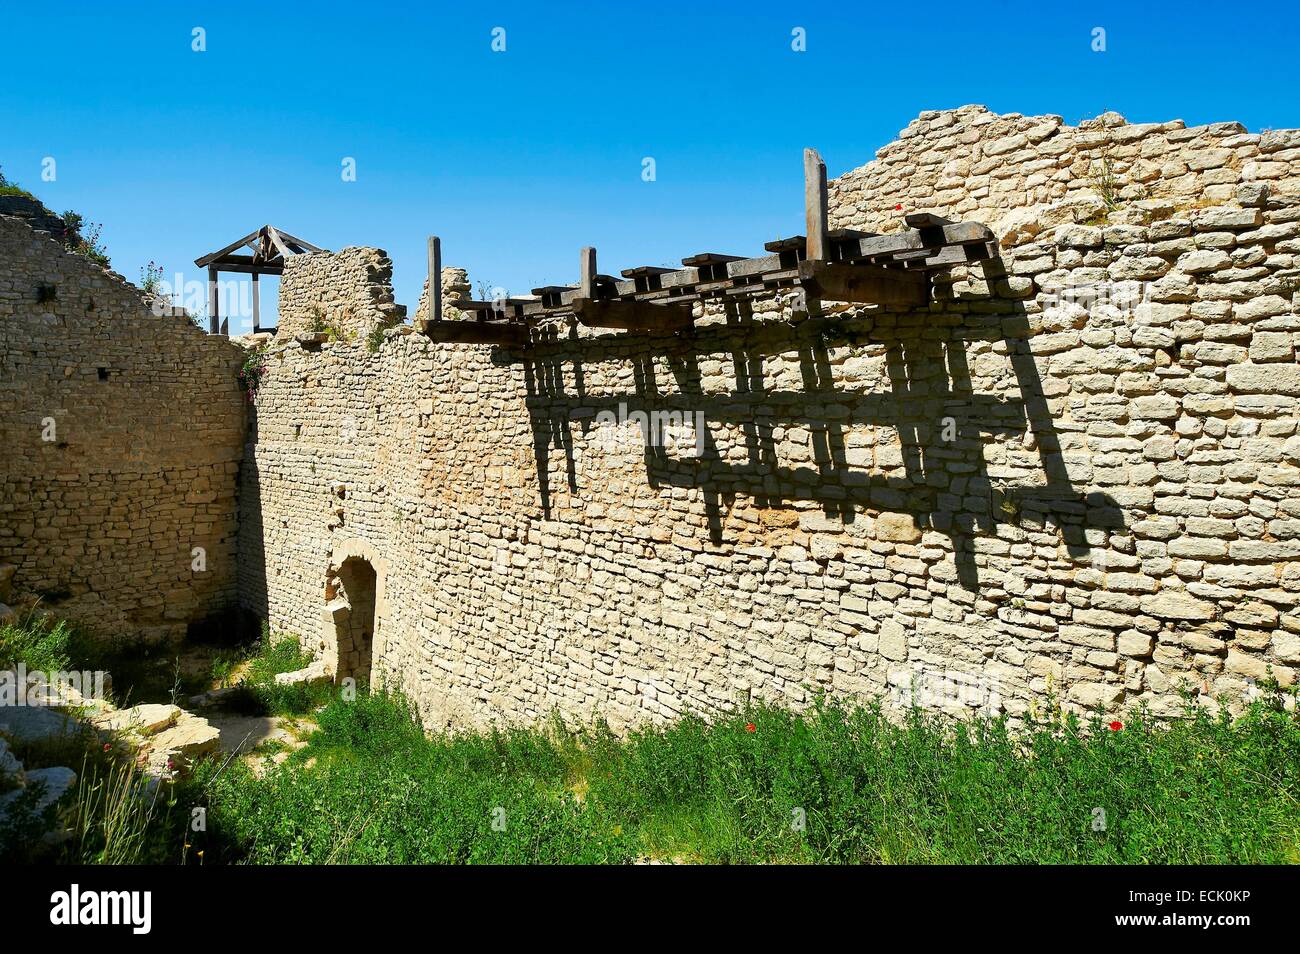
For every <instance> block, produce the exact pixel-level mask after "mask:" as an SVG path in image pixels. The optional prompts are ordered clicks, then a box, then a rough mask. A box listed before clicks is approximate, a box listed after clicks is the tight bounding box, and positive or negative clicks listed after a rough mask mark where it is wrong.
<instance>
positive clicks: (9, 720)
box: [0, 706, 83, 742]
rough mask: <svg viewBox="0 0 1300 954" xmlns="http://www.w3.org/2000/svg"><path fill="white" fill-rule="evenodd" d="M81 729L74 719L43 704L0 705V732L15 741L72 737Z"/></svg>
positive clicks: (39, 740) (43, 740) (42, 740)
mask: <svg viewBox="0 0 1300 954" xmlns="http://www.w3.org/2000/svg"><path fill="white" fill-rule="evenodd" d="M82 731H83V729H82V726H81V724H80V723H79V722H77V720H76V719H74V718H73V717H72V716H70V715H68V714H67V713H65V712H60V711H59V710H58V709H49V708H46V707H44V706H3V707H0V733H3V734H4V735H7V736H9V738H11V739H12V740H13V741H15V742H46V741H52V740H56V739H60V738H72V737H74V736H77V735H79V734H80V733H81V732H82Z"/></svg>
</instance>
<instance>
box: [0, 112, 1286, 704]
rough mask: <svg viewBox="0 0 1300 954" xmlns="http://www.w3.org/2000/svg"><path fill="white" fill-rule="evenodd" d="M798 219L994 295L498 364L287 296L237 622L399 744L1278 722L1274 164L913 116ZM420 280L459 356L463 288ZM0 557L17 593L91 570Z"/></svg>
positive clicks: (383, 305)
mask: <svg viewBox="0 0 1300 954" xmlns="http://www.w3.org/2000/svg"><path fill="white" fill-rule="evenodd" d="M830 211H831V216H832V223H831V224H832V225H833V226H836V227H841V228H853V229H860V230H869V231H877V232H883V231H891V230H896V229H898V228H899V227H900V226H901V222H902V217H903V215H904V214H905V213H910V212H931V213H935V214H938V215H942V216H947V217H950V218H953V219H960V220H967V221H983V222H987V223H988V224H989V225H990V226H991V227H992V228H993V231H994V233H995V234H996V236H997V237H998V248H997V249H996V252H997V254H996V255H995V256H994V257H993V258H991V259H990V260H988V261H983V262H978V263H972V264H968V265H963V266H958V267H955V268H953V269H952V270H951V271H950V272H947V273H941V274H940V276H939V277H938V278H937V279H936V280H935V283H934V287H933V294H932V301H931V302H930V304H929V305H928V306H925V307H921V308H916V307H901V306H861V305H836V304H834V303H827V305H826V307H825V308H824V309H822V311H821V312H817V311H816V310H813V312H812V313H811V314H810V313H809V312H808V311H807V310H802V309H799V308H796V307H795V306H794V303H793V300H792V299H790V298H789V296H782V295H775V296H773V298H772V299H770V300H760V301H758V302H756V303H754V304H753V305H752V306H746V305H730V306H725V307H724V306H721V305H717V304H713V303H710V304H709V305H708V306H707V307H705V306H698V305H697V306H696V307H697V315H696V319H697V320H696V322H695V326H694V329H693V330H691V331H689V332H685V333H682V334H671V333H651V332H645V331H631V332H600V331H594V330H592V329H589V328H586V327H583V326H580V325H578V324H577V323H574V322H570V321H566V320H563V319H559V318H547V319H545V320H544V321H543V322H542V323H541V324H540V325H539V326H538V327H536V328H535V329H534V330H533V332H532V341H531V343H530V344H529V345H528V346H526V347H513V346H489V345H469V344H449V343H441V344H440V343H434V342H433V341H431V340H429V338H428V337H426V336H425V335H423V334H421V333H419V332H418V331H416V330H415V328H414V327H413V326H411V325H406V324H401V323H400V319H401V318H402V316H403V309H402V307H401V306H399V305H397V304H396V303H395V302H394V301H393V296H392V289H391V274H392V265H391V262H390V261H389V259H388V257H387V256H386V255H385V253H383V252H382V251H380V250H378V249H364V248H353V249H344V250H343V251H341V252H338V253H333V254H330V253H322V254H312V255H304V256H299V257H296V258H294V259H292V260H291V261H290V262H289V263H288V264H287V266H286V268H285V271H284V275H283V278H282V287H281V325H280V331H279V333H278V334H277V335H276V337H275V338H274V339H273V340H272V341H271V342H270V344H269V346H268V349H267V353H266V366H267V372H266V375H265V377H264V379H263V381H262V384H261V386H260V390H259V392H258V395H257V398H256V404H255V408H254V411H253V415H252V417H253V420H252V422H251V426H250V427H249V430H248V437H247V442H246V445H245V448H244V453H243V463H242V471H241V478H240V485H239V510H238V521H239V579H238V591H239V597H240V600H241V601H242V603H243V605H244V606H245V607H247V608H248V609H250V610H252V611H253V612H255V613H256V614H258V615H259V616H262V617H264V618H267V619H269V621H270V624H271V627H272V628H273V629H275V630H283V631H288V632H291V633H294V634H296V635H297V636H298V637H299V638H300V639H301V640H302V641H303V643H304V645H306V646H308V647H310V648H311V649H312V650H313V651H314V652H316V654H317V656H318V658H319V659H320V661H321V665H322V666H323V667H325V668H326V669H328V670H330V671H332V672H333V673H334V674H335V676H336V677H338V678H346V677H358V678H363V679H364V678H370V679H372V680H373V681H375V682H378V683H383V684H386V685H391V686H397V687H400V688H401V689H403V690H404V691H405V692H406V693H407V694H408V695H409V696H410V697H411V698H412V699H413V700H414V701H415V702H416V703H417V704H418V706H419V708H420V711H421V713H422V715H423V717H424V719H425V721H426V723H427V724H428V725H430V726H443V725H456V726H482V725H486V724H488V723H491V722H494V721H508V722H523V721H529V720H534V719H538V718H542V717H545V716H547V715H549V714H550V713H552V712H554V711H559V712H560V713H561V714H562V715H564V716H565V717H567V718H569V719H572V720H586V719H590V718H593V717H601V718H605V719H608V720H609V721H610V723H611V724H613V725H614V726H615V727H618V728H623V727H627V726H631V725H635V724H638V723H644V722H650V721H660V720H666V719H671V718H674V717H677V716H679V715H681V714H683V713H686V712H695V711H701V712H708V711H713V710H716V709H719V708H726V707H731V706H735V705H738V704H743V703H745V702H746V701H748V700H758V699H764V700H770V701H774V702H778V703H781V704H785V705H792V706H796V707H798V706H804V705H807V704H808V703H809V702H810V701H811V700H812V699H813V698H814V696H815V695H816V694H817V693H822V692H825V693H830V694H834V695H837V696H845V697H883V698H884V699H885V700H886V701H887V702H888V704H890V705H894V706H896V705H900V704H903V703H906V702H907V701H909V700H911V701H918V702H920V703H922V704H923V705H927V706H931V707H937V708H940V709H943V710H945V711H949V712H952V713H954V714H957V713H962V712H968V711H970V710H972V709H975V708H980V709H986V710H992V711H1005V712H1008V713H1010V714H1011V715H1012V716H1013V717H1019V716H1022V715H1023V714H1024V713H1025V712H1027V711H1028V710H1029V708H1030V707H1031V706H1034V705H1041V704H1043V703H1044V701H1045V700H1046V699H1047V698H1049V697H1050V696H1055V697H1058V698H1060V699H1062V700H1064V701H1065V702H1067V703H1068V704H1069V705H1071V706H1075V707H1093V706H1101V707H1102V708H1104V709H1105V710H1107V711H1109V712H1117V711H1120V710H1122V709H1124V708H1125V707H1128V706H1132V705H1136V704H1140V703H1145V704H1147V705H1149V706H1150V707H1151V708H1152V709H1153V710H1154V711H1155V712H1157V713H1161V714H1174V713H1177V712H1180V711H1181V708H1182V698H1181V696H1180V690H1184V689H1185V690H1187V691H1190V692H1191V693H1192V694H1193V695H1195V696H1197V697H1199V698H1200V699H1201V700H1202V701H1203V702H1205V703H1206V704H1207V705H1215V704H1217V703H1216V701H1215V700H1224V701H1226V702H1227V703H1228V704H1229V705H1231V706H1236V705H1239V704H1241V703H1242V702H1244V701H1245V700H1246V699H1247V698H1248V697H1249V695H1250V693H1251V692H1252V691H1253V684H1255V683H1258V682H1259V681H1261V680H1265V679H1269V678H1272V679H1276V680H1278V681H1279V682H1281V683H1283V684H1288V685H1289V684H1291V683H1292V682H1293V681H1294V677H1295V672H1296V669H1297V667H1300V608H1298V606H1297V603H1298V602H1300V432H1298V431H1297V427H1296V412H1297V404H1298V403H1300V365H1298V364H1297V360H1296V346H1297V345H1298V344H1300V318H1297V314H1296V309H1297V304H1300V295H1298V294H1297V292H1298V290H1300V131H1294V130H1286V131H1274V132H1266V133H1263V134H1252V133H1247V132H1246V131H1245V130H1244V129H1243V128H1242V127H1241V126H1240V125H1238V124H1235V123H1218V124H1213V125H1210V126H1204V127H1195V128H1186V127H1185V126H1184V125H1183V124H1182V123H1180V122H1173V123H1157V124H1129V123H1126V122H1125V121H1124V120H1123V118H1122V117H1120V116H1118V115H1115V114H1106V115H1103V116H1101V117H1098V118H1097V119H1095V120H1091V121H1089V122H1085V123H1081V124H1080V125H1079V126H1077V127H1071V126H1067V125H1065V124H1064V123H1063V122H1062V121H1061V119H1060V117H1053V116H1040V117H1024V116H1019V115H996V114H993V113H990V112H988V111H987V110H985V109H984V108H983V107H977V106H968V107H963V108H961V109H957V110H947V111H941V112H928V113H924V114H922V115H921V116H920V117H919V118H918V119H917V120H916V121H915V122H913V123H912V124H911V125H909V126H908V128H907V129H906V130H904V131H903V132H902V134H901V135H900V137H899V139H898V141H896V142H894V143H892V144H890V145H889V146H886V147H885V148H884V149H882V150H881V151H880V152H879V154H878V156H877V158H876V160H875V161H873V162H871V163H868V164H867V165H866V166H863V167H862V168H860V169H855V170H853V171H851V172H849V173H847V174H846V175H844V176H842V177H841V178H840V179H838V180H836V181H834V182H832V183H831V209H830ZM0 223H3V224H4V231H3V232H0V235H4V236H9V235H10V234H11V233H12V234H13V235H15V236H17V235H19V233H17V232H16V231H13V230H15V229H17V228H24V229H25V228H26V226H18V225H16V224H8V220H0ZM25 234H26V235H27V236H28V238H27V242H28V243H29V245H30V244H31V243H33V242H35V241H36V240H34V239H31V238H30V234H31V233H30V231H28V232H27V233H25ZM6 241H9V239H8V238H6ZM15 241H16V240H15ZM25 247H26V246H22V248H25ZM32 247H35V246H34V245H33V246H32ZM19 251H21V248H20V249H19ZM5 252H6V254H5V256H4V260H5V262H6V266H5V267H6V268H8V267H10V266H9V264H8V263H9V262H10V261H12V260H13V254H12V253H11V252H10V246H9V245H6V246H5ZM440 277H441V281H442V289H441V291H442V293H443V296H444V302H445V306H444V312H445V314H444V317H451V318H456V317H459V315H458V314H457V313H456V312H454V311H453V304H452V303H453V302H455V301H456V300H460V299H462V298H463V297H465V296H466V295H467V294H468V289H469V287H470V284H469V279H468V276H467V275H466V274H465V273H464V272H463V271H462V270H459V269H445V270H444V271H443V273H442V275H441V276H440ZM23 280H24V281H25V282H26V281H28V279H27V277H26V275H24V279H23ZM23 287H24V288H25V287H26V286H25V285H24V286H23ZM5 293H8V290H7V286H5V285H3V284H0V294H5ZM427 297H428V289H426V294H425V295H424V296H423V297H422V299H421V301H420V303H419V305H418V306H417V309H416V319H417V323H418V322H419V320H420V319H423V318H424V317H426V316H427V314H428V303H427ZM5 300H6V299H4V298H0V307H3V302H4V301H5ZM27 307H28V308H29V309H30V308H31V307H32V306H30V305H29V306H27ZM5 317H6V319H8V315H7V314H6V315H5ZM31 320H32V321H33V323H34V324H37V325H39V323H38V322H36V321H35V319H31ZM142 320H149V319H142ZM153 321H154V322H155V326H156V323H157V320H156V319H153ZM6 324H8V321H6ZM27 334H29V335H30V332H28V333H27ZM188 344H189V339H188V338H187V345H188ZM46 347H48V348H49V349H50V350H51V352H52V353H57V349H56V348H54V346H53V345H48V346H46ZM189 347H190V352H189V353H191V354H197V353H198V352H199V351H200V350H201V349H202V348H203V347H205V345H204V344H202V343H196V344H193V345H189ZM206 347H211V348H217V347H219V345H217V344H211V345H206ZM38 350H40V349H38ZM41 353H42V354H44V353H45V352H44V351H41ZM169 353H170V352H169ZM9 354H10V352H8V351H7V352H6V359H7V361H9V362H13V361H15V360H17V359H16V358H10V357H9ZM23 360H24V361H25V360H26V358H24V359H23ZM176 360H178V361H179V360H181V359H180V358H179V356H178V357H177V358H176ZM193 360H196V361H197V360H199V359H197V358H195V359H193ZM12 366H13V365H12V364H7V365H6V369H8V368H10V367H12ZM59 373H61V372H60V371H59V369H58V368H55V367H48V368H46V367H43V368H40V369H38V370H37V371H35V373H34V376H35V377H36V378H38V379H41V380H55V381H57V376H58V374H59ZM77 373H78V372H77V371H74V372H73V375H72V376H74V377H75V375H76V374H77ZM24 374H26V372H24ZM11 380H12V379H11ZM93 383H94V382H91V381H87V383H86V387H87V388H88V389H92V390H93ZM213 390H214V392H215V393H220V386H218V385H216V384H214V385H213ZM207 406H208V407H209V408H210V407H211V406H212V404H211V399H209V402H208V405H207ZM21 407H22V411H21V414H20V415H15V414H14V413H10V414H9V415H8V416H7V420H9V421H12V420H13V419H14V418H15V417H18V416H23V415H25V416H23V421H24V427H26V426H27V418H30V417H31V416H32V415H33V413H34V412H32V411H30V410H27V407H28V405H27V404H26V403H24V404H23V405H22V406H21ZM187 410H188V409H187ZM100 415H101V419H102V420H103V421H104V422H105V423H106V425H107V424H109V422H112V421H114V420H115V418H114V417H113V415H112V414H110V413H109V412H108V411H107V410H106V409H104V410H101V411H100ZM223 420H224V418H223ZM221 433H222V434H223V435H224V434H225V431H224V429H223V430H221ZM647 435H652V439H648V437H647ZM6 439H7V441H8V442H9V444H10V445H12V442H13V438H11V437H9V436H8V435H7V434H6ZM209 443H212V442H211V441H209ZM217 443H218V444H219V446H220V447H221V448H222V449H223V453H224V448H225V447H226V444H225V443H224V438H223V440H222V441H220V442H217ZM224 459H226V458H224V457H223V460H224ZM9 470H10V469H6V475H5V479H6V481H9V480H11V479H13V478H12V477H11V476H10V474H9ZM221 486H222V487H226V486H228V484H222V485H221ZM52 512H54V513H58V512H60V511H57V510H55V511H52ZM4 516H5V519H4V521H3V522H0V544H5V545H7V546H9V547H10V548H11V549H14V548H16V547H25V548H28V549H33V548H34V549H35V551H36V552H35V554H28V553H27V551H26V550H24V551H21V555H22V561H23V562H22V563H21V564H20V568H21V569H20V577H22V576H23V575H32V577H33V578H35V575H36V574H38V573H40V572H44V571H38V570H36V569H35V568H36V567H38V566H41V565H43V564H41V563H40V560H39V559H38V556H41V557H43V554H44V551H43V549H42V547H46V546H55V545H57V546H59V547H65V548H66V547H69V546H75V545H76V543H75V541H77V540H79V539H80V540H84V534H85V531H84V529H82V530H77V529H68V528H67V525H60V524H51V523H50V522H49V521H47V520H44V519H40V520H38V519H37V516H39V514H38V515H33V516H29V517H26V518H25V521H26V522H25V524H24V525H22V526H16V525H15V524H16V520H15V519H11V517H10V514H9V513H8V512H6V513H5V515H4ZM231 519H233V515H232V516H231ZM37 526H40V527H47V528H48V527H55V528H56V531H57V532H55V533H53V534H50V533H46V534H45V536H44V537H37V536H36V528H37ZM72 526H73V527H74V528H75V526H76V525H75V524H73V525H72ZM130 526H133V527H134V526H136V525H135V524H130ZM5 534H7V536H6V535H5ZM78 534H80V535H81V536H78ZM168 539H169V538H168ZM34 540H42V541H45V542H42V543H34V542H32V541H34ZM6 541H13V542H12V543H7V542H6ZM2 553H3V551H0V555H2ZM28 567H31V568H33V569H32V570H29V569H28ZM150 589H155V590H156V589H157V587H156V586H153V587H150ZM89 592H94V593H97V594H102V593H103V592H104V590H103V589H102V588H100V587H98V586H92V587H91V588H90V590H89ZM101 598H102V597H101ZM166 603H167V601H164V604H165V605H166Z"/></svg>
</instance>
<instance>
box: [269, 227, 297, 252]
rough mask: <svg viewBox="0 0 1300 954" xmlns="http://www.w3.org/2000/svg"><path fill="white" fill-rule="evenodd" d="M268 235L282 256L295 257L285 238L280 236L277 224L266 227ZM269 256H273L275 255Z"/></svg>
mask: <svg viewBox="0 0 1300 954" xmlns="http://www.w3.org/2000/svg"><path fill="white" fill-rule="evenodd" d="M266 236H267V238H269V239H270V240H271V244H272V245H274V246H275V250H276V251H277V252H279V253H280V257H281V258H284V259H289V258H293V252H291V251H289V249H288V247H286V246H285V244H284V240H283V239H281V238H280V233H279V232H277V231H276V230H275V226H273V225H268V226H267V227H266ZM267 257H268V258H272V257H274V256H267Z"/></svg>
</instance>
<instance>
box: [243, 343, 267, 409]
mask: <svg viewBox="0 0 1300 954" xmlns="http://www.w3.org/2000/svg"><path fill="white" fill-rule="evenodd" d="M265 375H266V352H265V351H262V350H260V349H259V350H257V351H254V352H253V353H252V354H250V355H249V356H248V358H247V359H246V360H245V361H244V366H243V367H242V368H240V369H239V385H240V387H242V388H243V389H244V392H245V393H246V394H247V395H248V400H249V401H250V402H252V401H255V400H256V399H257V389H258V387H259V386H260V385H261V383H262V378H263V377H264V376H265Z"/></svg>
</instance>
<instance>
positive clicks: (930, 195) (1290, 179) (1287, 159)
mask: <svg viewBox="0 0 1300 954" xmlns="http://www.w3.org/2000/svg"><path fill="white" fill-rule="evenodd" d="M830 187H831V203H830V204H831V217H832V220H833V223H832V224H834V225H835V226H837V227H846V228H855V229H863V230H867V231H873V232H888V231H896V230H897V229H899V228H901V227H902V218H903V215H905V214H906V213H909V212H918V211H925V212H934V213H937V214H939V215H945V216H948V217H950V218H954V219H961V220H974V221H981V222H985V223H986V224H988V225H989V226H990V227H992V228H993V230H994V232H995V233H996V234H997V235H998V236H999V238H1000V239H1002V240H1003V242H1004V244H1005V243H1007V242H1008V241H1009V242H1010V243H1011V244H1016V243H1018V242H1019V241H1022V240H1031V239H1033V238H1034V237H1035V236H1036V235H1037V234H1038V233H1039V232H1040V231H1043V230H1045V229H1046V228H1049V227H1053V226H1057V225H1062V224H1088V225H1135V226H1140V225H1149V224H1151V223H1152V222H1155V221H1159V220H1162V219H1168V218H1171V217H1174V216H1175V215H1178V214H1180V213H1190V212H1192V211H1195V210H1196V209H1201V208H1207V207H1212V206H1219V205H1228V204H1232V203H1237V204H1239V205H1249V204H1251V203H1253V204H1255V205H1259V204H1260V201H1261V200H1259V199H1258V194H1259V193H1260V192H1261V191H1262V192H1263V193H1264V194H1273V195H1280V194H1291V195H1294V194H1297V193H1300V131H1297V130H1271V131H1268V132H1265V133H1262V134H1260V133H1250V132H1247V131H1246V128H1245V127H1244V126H1242V125H1241V124H1240V123H1237V122H1220V123H1210V124H1207V125H1204V126H1194V127H1188V126H1187V125H1186V123H1184V122H1183V121H1182V120H1179V119H1176V120H1172V121H1169V122H1159V123H1130V122H1128V121H1127V120H1126V119H1125V118H1124V117H1123V116H1121V115H1120V114H1119V113H1115V112H1107V113H1103V114H1101V115H1100V116H1097V117H1095V118H1093V119H1088V120H1084V121H1082V122H1080V123H1079V124H1078V125H1077V126H1070V125H1067V124H1066V123H1065V122H1064V120H1063V119H1062V117H1060V116H1056V115H1044V116H1024V115H1022V114H1020V113H1005V114H997V113H993V112H990V111H989V110H988V109H987V108H986V107H984V106H978V105H970V106H962V107H960V108H957V109H946V110H930V111H927V112H923V113H921V114H920V115H919V116H918V117H917V118H916V119H914V120H913V121H912V122H911V123H909V124H908V125H907V127H906V128H905V129H903V130H902V131H901V132H900V133H899V135H898V138H897V139H896V140H895V141H894V142H892V143H890V144H889V145H887V146H885V147H884V148H882V149H880V150H879V151H878V152H877V154H876V158H875V159H874V160H873V161H872V162H869V163H867V164H866V165H864V166H861V167H859V168H856V169H853V170H851V171H849V172H847V173H845V174H844V175H842V176H840V177H839V178H838V179H835V180H833V181H832V182H831V184H830ZM1252 196H1254V197H1255V198H1252Z"/></svg>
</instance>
